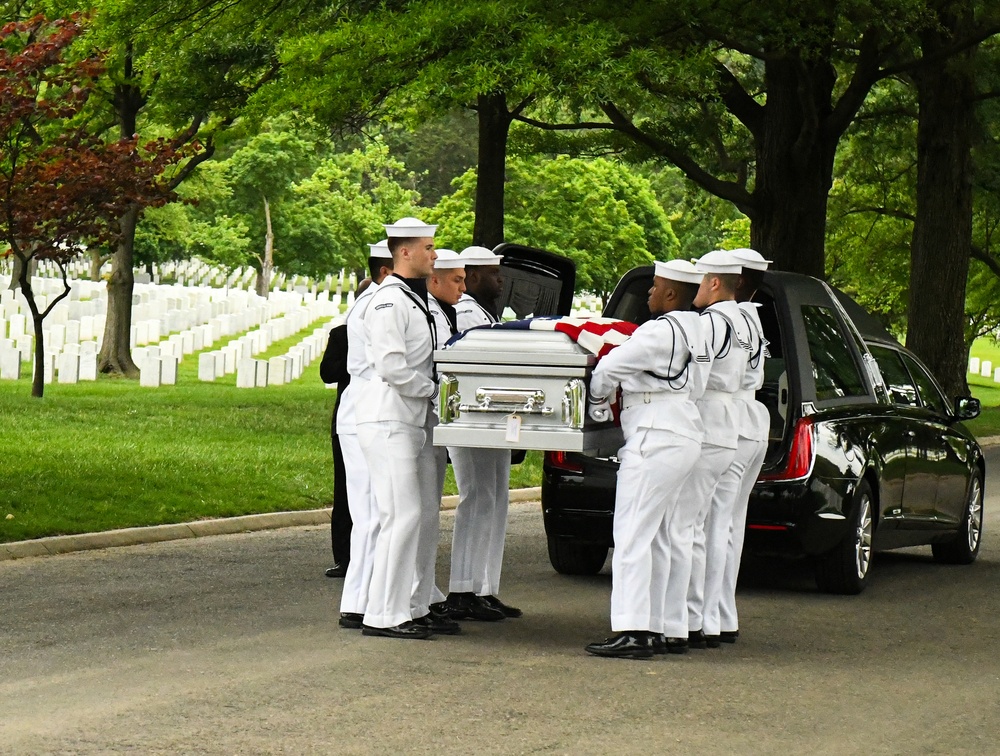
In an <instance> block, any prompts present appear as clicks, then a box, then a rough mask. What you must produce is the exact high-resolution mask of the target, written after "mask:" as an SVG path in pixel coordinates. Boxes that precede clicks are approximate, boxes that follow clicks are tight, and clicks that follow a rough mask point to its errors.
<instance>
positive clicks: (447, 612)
mask: <svg viewBox="0 0 1000 756" xmlns="http://www.w3.org/2000/svg"><path fill="white" fill-rule="evenodd" d="M428 610H429V611H430V615H431V617H433V618H434V619H451V607H449V606H448V602H447V601H438V602H437V603H436V604H431V605H430V606H429V607H428Z"/></svg>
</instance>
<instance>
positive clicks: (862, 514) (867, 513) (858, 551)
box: [854, 494, 872, 580]
mask: <svg viewBox="0 0 1000 756" xmlns="http://www.w3.org/2000/svg"><path fill="white" fill-rule="evenodd" d="M858 506H859V507H860V511H859V512H858V530H857V535H856V536H855V538H854V569H855V570H856V572H857V575H858V579H859V580H864V579H865V576H866V575H867V574H868V568H869V567H870V566H871V563H872V507H871V499H870V498H869V496H868V495H867V494H865V495H864V496H863V497H861V501H860V502H859V503H858Z"/></svg>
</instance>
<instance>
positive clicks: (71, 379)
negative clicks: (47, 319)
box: [0, 339, 97, 383]
mask: <svg viewBox="0 0 1000 756" xmlns="http://www.w3.org/2000/svg"><path fill="white" fill-rule="evenodd" d="M9 341H10V340H9V339H4V340H0V379H3V380H12V381H16V380H19V379H20V378H21V371H22V367H23V365H24V361H23V360H22V359H21V354H20V352H18V351H17V350H16V349H11V348H10V347H9V346H8V343H9ZM43 365H44V368H43V370H44V376H43V381H44V382H45V383H52V382H53V381H54V380H56V377H57V376H58V382H59V383H77V382H79V381H96V380H97V344H96V342H93V341H87V342H84V343H83V344H68V345H67V346H66V348H65V349H64V350H63V351H62V352H60V353H59V354H48V353H47V354H46V355H45V357H44V363H43ZM34 371H35V363H34V360H32V361H31V374H32V377H33V376H34V375H35V372H34Z"/></svg>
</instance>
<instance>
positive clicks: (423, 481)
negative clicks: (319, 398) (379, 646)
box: [358, 416, 441, 627]
mask: <svg viewBox="0 0 1000 756" xmlns="http://www.w3.org/2000/svg"><path fill="white" fill-rule="evenodd" d="M432 423H433V416H431V417H430V418H429V420H428V422H427V423H426V424H425V425H424V426H423V427H420V426H416V425H409V424H407V423H400V422H394V421H383V422H375V423H359V424H358V440H359V441H360V442H361V448H362V449H363V450H364V453H365V459H366V460H367V461H368V468H369V470H371V471H372V487H373V488H374V490H375V499H376V501H377V503H378V510H379V533H378V538H377V539H376V541H375V557H374V564H373V567H372V577H371V583H370V585H369V588H368V606H367V608H366V611H365V619H364V622H365V624H366V625H370V626H372V627H394V626H396V625H399V624H402V623H404V622H407V621H409V620H411V619H413V618H414V617H422V616H424V615H426V614H427V612H428V611H429V605H430V602H431V598H432V592H433V586H434V563H435V558H436V554H437V542H438V525H439V521H440V512H441V498H440V490H438V491H435V488H436V486H437V481H438V472H437V465H436V462H435V454H434V446H433V445H432V442H431V434H432V430H433V424H432Z"/></svg>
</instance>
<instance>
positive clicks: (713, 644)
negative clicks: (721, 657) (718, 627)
mask: <svg viewBox="0 0 1000 756" xmlns="http://www.w3.org/2000/svg"><path fill="white" fill-rule="evenodd" d="M705 645H706V646H708V647H709V648H718V647H719V646H721V645H722V637H721V636H719V635H706V636H705Z"/></svg>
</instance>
